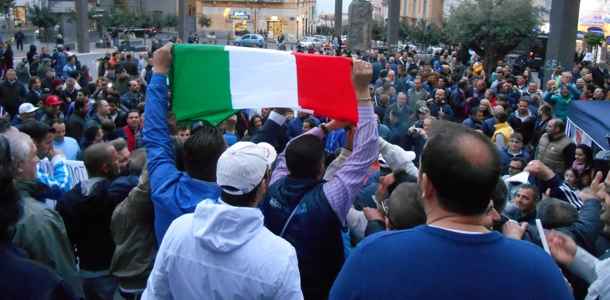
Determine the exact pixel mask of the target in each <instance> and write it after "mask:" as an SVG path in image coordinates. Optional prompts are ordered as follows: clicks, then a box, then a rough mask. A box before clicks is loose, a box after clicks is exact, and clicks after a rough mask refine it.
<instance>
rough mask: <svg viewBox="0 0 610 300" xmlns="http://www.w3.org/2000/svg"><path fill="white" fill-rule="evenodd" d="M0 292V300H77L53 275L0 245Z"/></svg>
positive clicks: (5, 246) (56, 276) (9, 247)
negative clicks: (0, 299)
mask: <svg viewBox="0 0 610 300" xmlns="http://www.w3.org/2000/svg"><path fill="white" fill-rule="evenodd" d="M0 291H2V292H1V295H2V296H0V298H2V299H22V300H29V299H31V300H47V299H48V300H55V299H66V300H68V299H77V297H76V296H75V295H74V294H73V293H72V290H70V288H69V287H68V286H67V285H66V283H65V282H64V281H63V280H62V279H61V278H60V277H59V276H58V275H57V274H56V273H55V272H53V271H52V270H51V269H49V268H47V267H45V266H43V265H41V264H39V263H37V262H35V261H32V260H29V259H26V258H24V255H23V253H22V252H21V251H19V250H17V249H16V248H15V247H14V246H12V245H7V244H2V245H0Z"/></svg>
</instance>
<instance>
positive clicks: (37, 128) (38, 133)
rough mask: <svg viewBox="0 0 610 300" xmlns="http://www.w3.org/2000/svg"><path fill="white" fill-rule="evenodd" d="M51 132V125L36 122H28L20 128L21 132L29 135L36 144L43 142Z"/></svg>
mask: <svg viewBox="0 0 610 300" xmlns="http://www.w3.org/2000/svg"><path fill="white" fill-rule="evenodd" d="M50 130H51V127H49V125H47V124H45V123H43V122H40V121H35V120H31V121H27V122H25V123H23V124H22V125H21V126H20V127H19V131H21V132H23V133H25V134H27V135H29V136H30V137H31V138H32V140H34V143H36V144H38V143H41V142H43V141H44V139H45V138H46V137H47V134H49V131H50Z"/></svg>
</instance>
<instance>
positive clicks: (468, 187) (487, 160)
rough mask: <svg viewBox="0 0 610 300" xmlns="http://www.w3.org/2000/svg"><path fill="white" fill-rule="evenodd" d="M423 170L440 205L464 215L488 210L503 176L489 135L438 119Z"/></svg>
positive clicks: (427, 146) (478, 213)
mask: <svg viewBox="0 0 610 300" xmlns="http://www.w3.org/2000/svg"><path fill="white" fill-rule="evenodd" d="M435 122H436V124H435V125H434V126H432V132H431V135H430V136H431V137H430V139H429V140H428V142H427V143H426V145H425V147H424V150H423V153H422V158H421V171H420V172H422V173H423V174H426V176H427V177H428V178H429V179H430V181H431V183H432V184H433V186H434V188H435V189H436V194H437V198H438V201H439V204H440V205H441V206H442V207H443V208H444V209H446V210H448V211H450V212H454V213H458V214H461V215H480V214H483V213H485V211H486V210H487V207H488V206H489V200H490V198H491V195H492V193H493V191H494V189H495V187H496V184H497V181H498V178H499V176H500V157H499V154H498V151H497V149H496V146H495V145H493V144H492V143H491V142H490V141H489V138H487V137H486V136H483V135H482V134H480V133H478V132H476V131H474V130H471V129H469V128H466V127H465V126H462V125H461V124H454V123H451V122H446V121H435Z"/></svg>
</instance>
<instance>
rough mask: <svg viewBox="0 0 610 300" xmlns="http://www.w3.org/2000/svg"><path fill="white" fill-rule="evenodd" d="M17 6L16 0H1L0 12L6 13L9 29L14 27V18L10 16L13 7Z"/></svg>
mask: <svg viewBox="0 0 610 300" xmlns="http://www.w3.org/2000/svg"><path fill="white" fill-rule="evenodd" d="M14 6H15V0H0V12H2V13H3V14H4V19H5V20H6V24H7V25H8V28H9V30H10V29H12V28H13V24H12V22H13V20H12V19H11V18H10V13H11V8H13V7H14Z"/></svg>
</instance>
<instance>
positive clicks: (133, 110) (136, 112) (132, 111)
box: [127, 109, 140, 117]
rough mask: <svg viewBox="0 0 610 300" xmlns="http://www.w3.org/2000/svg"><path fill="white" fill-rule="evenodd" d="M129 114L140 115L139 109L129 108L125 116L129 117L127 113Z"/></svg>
mask: <svg viewBox="0 0 610 300" xmlns="http://www.w3.org/2000/svg"><path fill="white" fill-rule="evenodd" d="M130 114H138V116H140V111H139V110H137V109H130V110H129V111H128V112H127V116H128V117H129V115H130Z"/></svg>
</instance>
